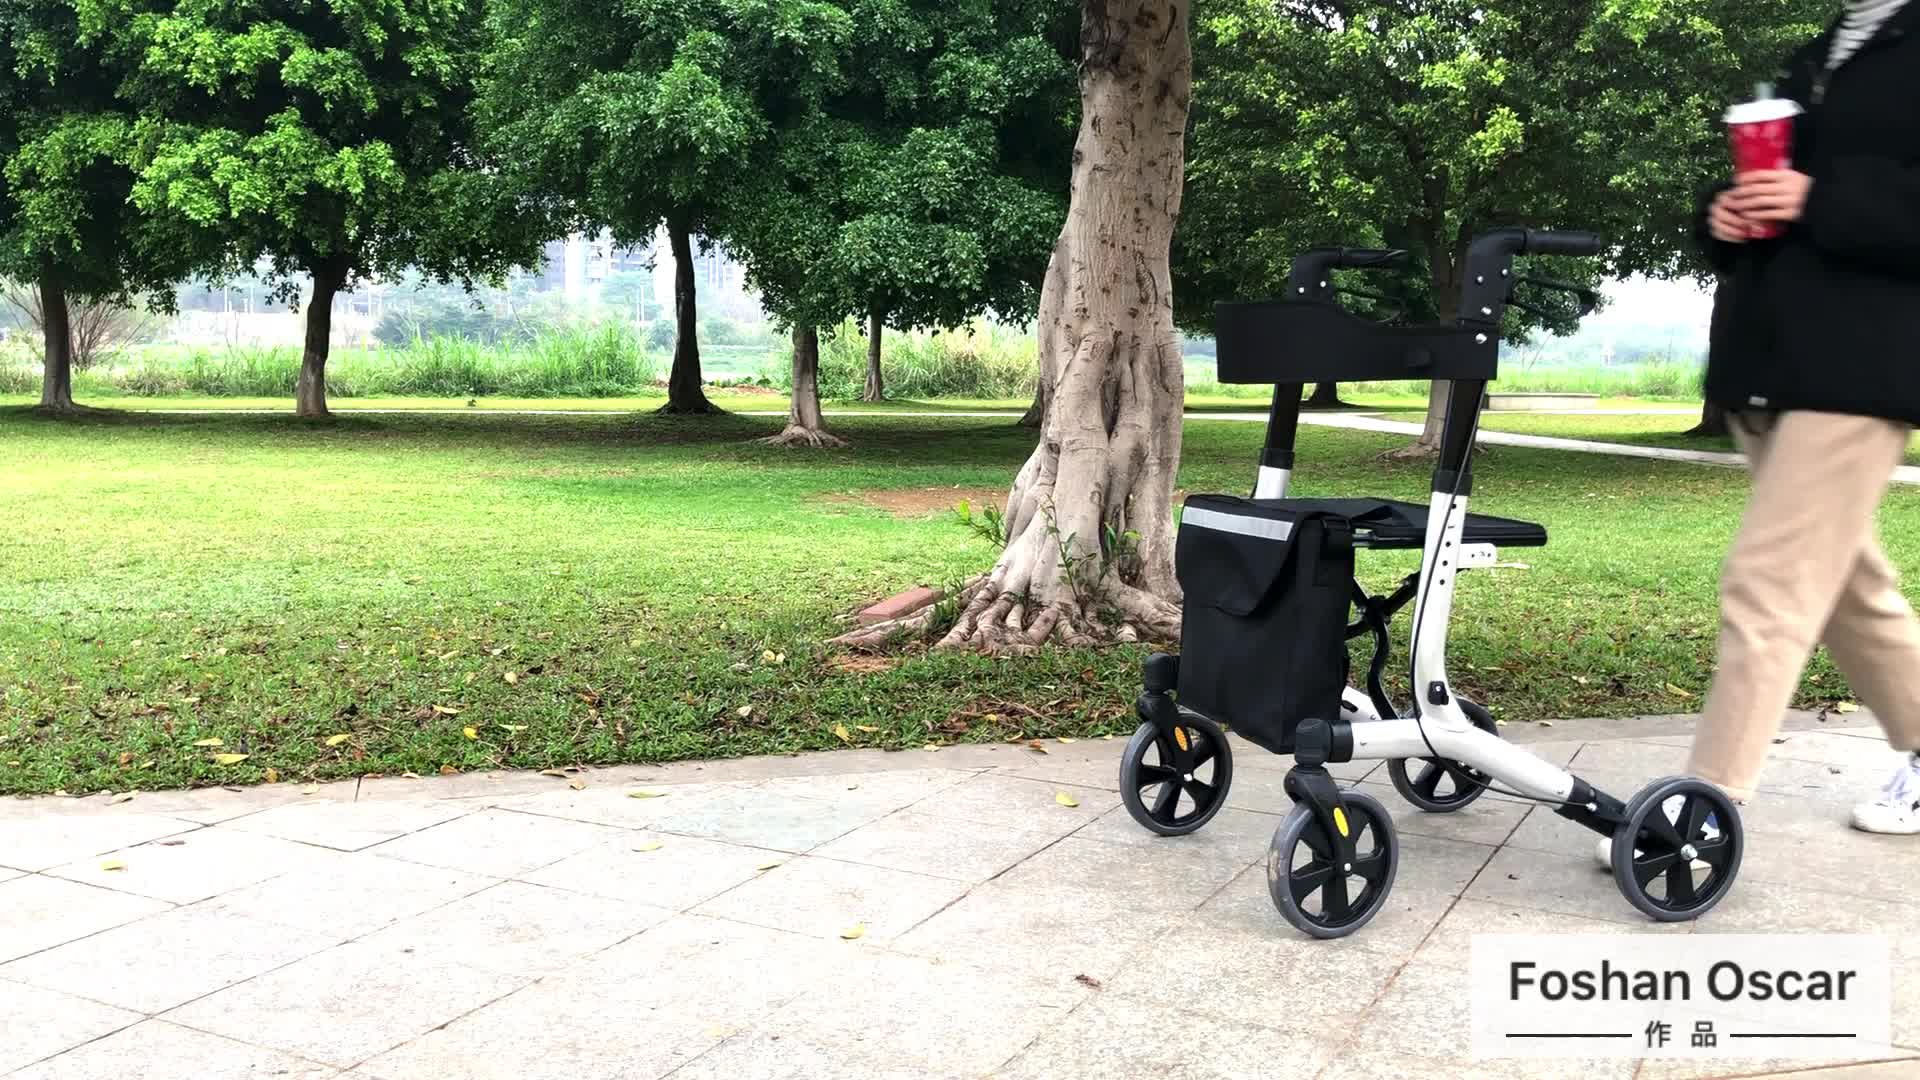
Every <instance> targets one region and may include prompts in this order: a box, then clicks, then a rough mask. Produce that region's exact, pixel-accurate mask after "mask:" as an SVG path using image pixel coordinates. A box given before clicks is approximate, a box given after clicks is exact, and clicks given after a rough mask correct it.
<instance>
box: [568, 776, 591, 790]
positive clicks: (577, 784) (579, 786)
mask: <svg viewBox="0 0 1920 1080" xmlns="http://www.w3.org/2000/svg"><path fill="white" fill-rule="evenodd" d="M567 786H568V787H570V788H572V789H573V790H575V791H585V790H587V782H586V781H585V780H582V779H580V778H579V777H577V776H576V777H574V778H573V779H571V780H569V781H567Z"/></svg>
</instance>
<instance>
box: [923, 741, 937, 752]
mask: <svg viewBox="0 0 1920 1080" xmlns="http://www.w3.org/2000/svg"><path fill="white" fill-rule="evenodd" d="M920 749H922V750H925V751H926V752H927V753H929V754H937V753H939V752H940V745H939V744H938V743H928V744H927V745H925V746H923V747H921V748H920Z"/></svg>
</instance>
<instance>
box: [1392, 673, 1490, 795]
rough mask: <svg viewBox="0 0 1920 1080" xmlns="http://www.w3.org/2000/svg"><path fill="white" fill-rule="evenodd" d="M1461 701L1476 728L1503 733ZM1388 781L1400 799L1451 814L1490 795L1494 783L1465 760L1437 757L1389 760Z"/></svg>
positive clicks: (1485, 715)
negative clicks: (1411, 768)
mask: <svg viewBox="0 0 1920 1080" xmlns="http://www.w3.org/2000/svg"><path fill="white" fill-rule="evenodd" d="M1459 702H1460V710H1461V711H1462V712H1464V713H1466V714H1467V719H1469V720H1471V721H1473V726H1474V727H1477V728H1479V729H1480V730H1481V731H1484V732H1486V733H1487V734H1489V735H1498V734H1500V728H1499V725H1497V724H1495V723H1494V722H1493V716H1492V715H1491V714H1490V713H1488V712H1487V710H1485V709H1483V708H1481V707H1480V706H1478V705H1476V704H1474V703H1473V702H1471V701H1468V700H1467V699H1466V698H1460V699H1459ZM1409 765H1417V766H1418V767H1419V768H1418V771H1417V772H1413V773H1411V774H1410V773H1409V770H1408V768H1407V767H1408V766H1409ZM1387 778H1388V779H1390V780H1392V781H1393V789H1394V790H1395V791H1398V792H1399V793H1400V797H1401V798H1403V799H1405V800H1407V801H1408V802H1410V803H1412V804H1413V805H1414V807H1415V808H1416V809H1419V810H1424V811H1426V812H1427V813H1429V814H1451V813H1453V812H1454V811H1455V810H1460V809H1463V808H1465V807H1467V806H1469V805H1471V804H1472V803H1473V802H1474V801H1475V800H1477V799H1479V798H1480V796H1482V795H1485V794H1486V793H1487V784H1489V783H1490V782H1491V781H1492V778H1491V777H1489V776H1488V775H1487V774H1486V773H1483V772H1481V771H1480V770H1479V769H1476V768H1474V767H1473V766H1471V765H1468V764H1467V763H1466V762H1464V761H1442V760H1440V759H1438V758H1414V759H1411V760H1401V761H1389V762H1387Z"/></svg>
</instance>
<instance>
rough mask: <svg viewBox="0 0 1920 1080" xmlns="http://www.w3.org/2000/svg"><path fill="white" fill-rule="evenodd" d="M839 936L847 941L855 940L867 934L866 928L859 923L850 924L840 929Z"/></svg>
mask: <svg viewBox="0 0 1920 1080" xmlns="http://www.w3.org/2000/svg"><path fill="white" fill-rule="evenodd" d="M840 936H841V937H842V938H844V939H846V940H848V941H856V940H858V939H860V938H863V937H866V936H867V928H866V927H865V926H863V925H861V924H860V923H854V924H853V925H852V926H849V927H847V928H846V929H845V930H842V931H840Z"/></svg>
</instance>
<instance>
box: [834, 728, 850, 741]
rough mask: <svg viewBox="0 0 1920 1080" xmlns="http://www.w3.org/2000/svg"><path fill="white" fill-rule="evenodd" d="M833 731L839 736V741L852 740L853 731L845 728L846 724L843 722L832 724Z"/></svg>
mask: <svg viewBox="0 0 1920 1080" xmlns="http://www.w3.org/2000/svg"><path fill="white" fill-rule="evenodd" d="M833 733H834V734H835V735H837V736H839V738H840V741H841V742H844V743H850V742H852V741H853V733H852V732H850V731H848V730H847V725H845V724H835V725H833Z"/></svg>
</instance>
